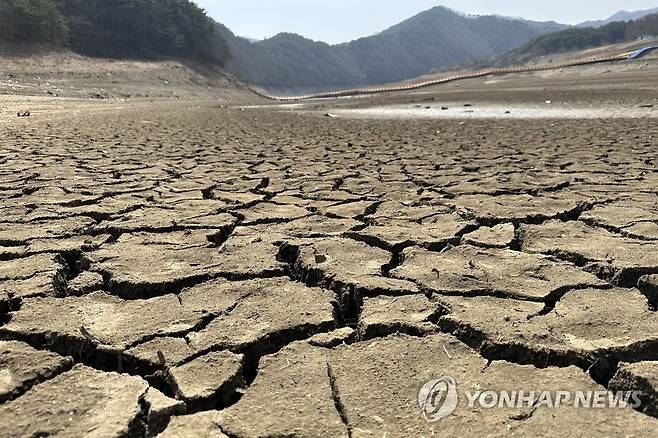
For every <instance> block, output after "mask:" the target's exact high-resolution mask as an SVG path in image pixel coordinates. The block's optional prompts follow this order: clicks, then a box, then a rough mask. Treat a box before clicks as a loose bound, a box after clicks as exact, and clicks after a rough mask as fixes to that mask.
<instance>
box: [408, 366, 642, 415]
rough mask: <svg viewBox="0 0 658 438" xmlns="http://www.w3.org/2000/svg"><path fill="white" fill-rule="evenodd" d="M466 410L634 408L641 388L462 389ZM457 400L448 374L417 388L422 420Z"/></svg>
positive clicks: (449, 408) (441, 412)
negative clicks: (583, 389)
mask: <svg viewBox="0 0 658 438" xmlns="http://www.w3.org/2000/svg"><path fill="white" fill-rule="evenodd" d="M461 395H463V396H465V397H466V398H465V401H466V406H467V407H468V408H469V409H494V408H501V409H503V408H508V409H539V408H548V409H558V408H559V407H560V406H572V407H575V408H586V409H604V408H617V409H626V408H633V409H637V408H639V407H640V406H641V405H642V401H641V397H642V391H617V392H613V391H607V390H599V391H594V390H590V391H560V390H543V391H536V390H525V389H519V390H510V391H507V390H505V391H493V390H477V391H465V392H463V393H462V394H461ZM459 402H460V392H459V388H458V382H457V381H456V380H455V379H454V378H452V377H449V376H446V377H443V378H440V379H433V380H430V381H428V382H427V383H425V384H424V385H423V386H422V387H421V388H420V391H418V405H419V406H420V409H421V412H422V415H423V417H424V418H425V420H427V421H428V422H430V423H434V422H437V421H439V420H442V419H444V418H446V417H449V416H451V415H452V414H454V413H455V411H456V410H457V408H458V406H459Z"/></svg>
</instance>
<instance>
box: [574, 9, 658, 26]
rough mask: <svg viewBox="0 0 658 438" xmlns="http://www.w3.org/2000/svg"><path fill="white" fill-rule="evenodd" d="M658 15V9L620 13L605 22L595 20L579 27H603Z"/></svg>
mask: <svg viewBox="0 0 658 438" xmlns="http://www.w3.org/2000/svg"><path fill="white" fill-rule="evenodd" d="M652 14H658V8H652V9H645V10H642V11H619V12H617V13H616V14H614V15H611V16H610V17H608V18H606V19H605V20H594V21H586V22H584V23H580V24H579V25H578V27H601V26H604V25H606V24H608V23H612V22H613V21H630V20H638V19H640V18H642V17H646V16H647V15H652Z"/></svg>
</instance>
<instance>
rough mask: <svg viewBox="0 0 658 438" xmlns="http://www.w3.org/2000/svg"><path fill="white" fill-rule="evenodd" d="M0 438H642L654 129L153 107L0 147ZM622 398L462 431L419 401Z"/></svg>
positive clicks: (650, 416)
mask: <svg viewBox="0 0 658 438" xmlns="http://www.w3.org/2000/svg"><path fill="white" fill-rule="evenodd" d="M0 132H1V135H0V139H1V140H0V141H1V142H2V149H1V150H0V197H1V201H0V210H1V214H0V318H1V322H0V430H1V431H2V432H0V433H1V434H2V435H5V436H47V435H58V436H70V437H75V436H99V437H101V436H102V437H105V436H155V435H160V436H163V437H186V436H189V437H195V436H209V437H231V438H243V437H244V438H247V437H284V436H285V437H292V436H295V437H355V438H356V437H389V438H390V437H406V436H424V437H429V436H453V435H457V434H459V435H463V434H478V435H484V436H545V435H549V434H550V435H555V434H558V435H571V436H574V435H595V434H601V435H603V436H614V435H625V436H649V435H651V434H653V433H655V430H656V427H657V426H658V421H657V420H656V419H655V418H654V416H655V415H656V414H657V413H658V314H657V313H656V312H655V309H656V307H657V306H658V197H657V191H658V172H657V171H656V168H657V163H658V156H657V153H656V144H657V143H656V139H657V138H658V127H657V126H656V124H655V122H654V121H653V120H650V119H649V120H642V119H636V120H614V121H610V120H571V121H560V120H553V121H549V120H547V121H541V120H539V121H532V122H531V123H530V122H527V121H522V120H517V121H513V120H505V121H503V120H490V121H487V120H480V121H469V122H465V123H460V122H459V121H441V122H438V121H431V120H426V121H413V120H407V121H377V120H370V121H366V120H343V119H327V118H323V117H320V116H318V115H313V114H295V113H279V112H274V111H264V110H247V111H238V110H237V109H220V108H217V106H216V105H210V104H207V105H206V104H200V105H196V106H191V105H190V104H157V103H156V104H152V105H150V106H146V105H144V106H143V107H138V106H133V107H130V108H127V109H125V108H124V109H123V110H120V109H119V108H117V109H116V110H115V111H106V112H104V113H103V114H87V115H84V113H83V114H82V115H79V116H77V117H74V118H69V117H67V116H65V115H59V116H53V117H51V118H49V119H48V120H40V119H39V118H38V117H33V118H32V119H31V120H29V121H16V122H13V123H9V124H5V125H0ZM444 376H451V377H453V378H454V379H456V380H457V381H458V383H459V388H460V390H464V391H466V390H475V389H482V390H484V389H491V390H527V391H530V390H536V391H541V390H551V391H557V390H563V391H577V390H583V391H587V390H603V389H604V388H608V389H611V390H622V391H623V390H633V389H640V390H642V392H643V394H642V406H641V407H640V408H638V409H635V410H634V409H631V408H630V407H627V408H604V409H583V408H578V407H575V406H571V405H568V404H564V405H562V406H560V407H559V408H558V409H549V408H543V407H538V408H536V409H534V410H531V411H530V412H519V410H518V409H512V408H507V407H497V408H494V409H483V408H478V407H471V408H469V407H468V406H467V405H466V401H465V400H463V399H460V404H459V406H458V408H457V410H456V412H455V414H454V415H452V416H450V417H448V418H445V419H443V420H441V422H440V423H434V424H431V423H428V422H427V421H426V420H425V419H424V417H423V415H422V413H421V409H420V407H419V405H418V402H417V395H418V392H419V389H420V388H421V386H422V385H423V384H424V383H425V382H427V381H428V380H431V379H436V378H441V377H444Z"/></svg>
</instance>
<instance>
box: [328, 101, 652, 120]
mask: <svg viewBox="0 0 658 438" xmlns="http://www.w3.org/2000/svg"><path fill="white" fill-rule="evenodd" d="M330 112H331V113H333V114H336V115H337V116H341V117H351V118H366V119H608V118H647V117H658V109H657V108H651V107H650V108H642V107H637V106H635V107H630V106H629V107H623V106H592V107H574V106H557V105H551V104H544V105H537V106H530V105H526V106H521V105H486V104H477V105H476V104H473V105H472V106H464V105H463V104H454V105H449V104H446V105H443V106H442V105H421V106H418V105H390V106H379V107H371V108H356V109H334V110H331V111H330Z"/></svg>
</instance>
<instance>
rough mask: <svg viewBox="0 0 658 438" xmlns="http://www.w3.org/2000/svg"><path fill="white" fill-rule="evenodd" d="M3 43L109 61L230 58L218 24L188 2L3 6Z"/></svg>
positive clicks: (9, 0) (10, 1)
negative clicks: (67, 51)
mask: <svg viewBox="0 0 658 438" xmlns="http://www.w3.org/2000/svg"><path fill="white" fill-rule="evenodd" d="M0 41H4V42H20V43H30V42H34V43H43V44H49V45H52V46H69V47H71V48H72V49H73V50H75V51H77V52H79V53H81V54H85V55H91V56H104V57H137V58H144V57H145V58H157V57H181V58H195V59H201V60H204V61H207V62H212V63H222V62H224V61H225V59H226V57H227V56H228V52H227V48H226V44H225V42H224V40H223V39H222V38H221V36H220V35H219V33H218V32H217V30H216V28H215V22H214V21H213V20H212V19H210V18H209V17H208V16H207V15H206V14H205V12H204V11H203V10H202V9H200V8H199V7H198V6H197V5H196V4H195V3H194V2H192V1H189V0H0Z"/></svg>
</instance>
